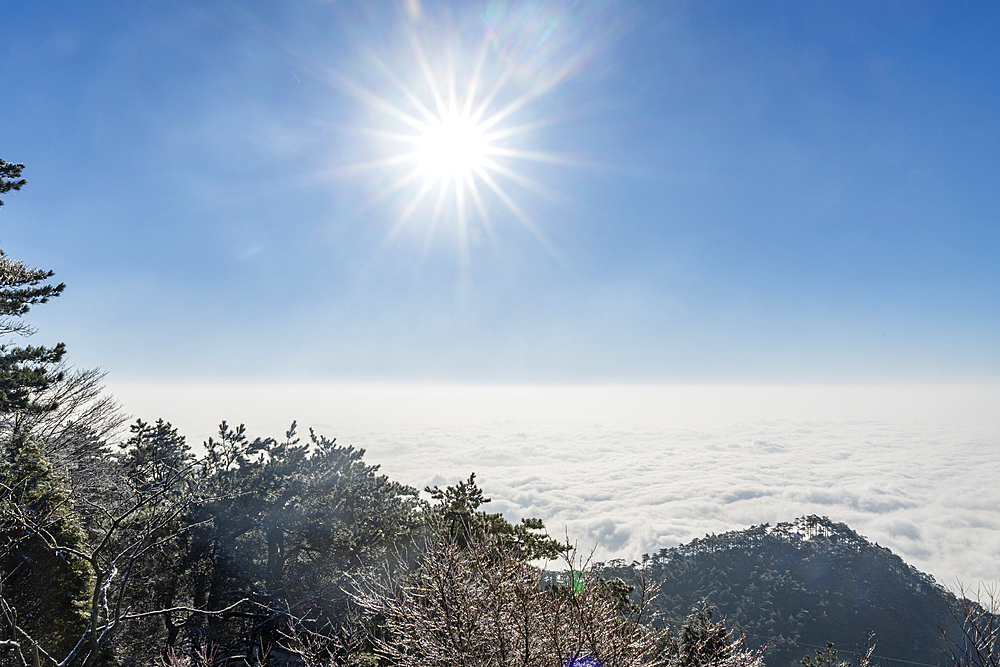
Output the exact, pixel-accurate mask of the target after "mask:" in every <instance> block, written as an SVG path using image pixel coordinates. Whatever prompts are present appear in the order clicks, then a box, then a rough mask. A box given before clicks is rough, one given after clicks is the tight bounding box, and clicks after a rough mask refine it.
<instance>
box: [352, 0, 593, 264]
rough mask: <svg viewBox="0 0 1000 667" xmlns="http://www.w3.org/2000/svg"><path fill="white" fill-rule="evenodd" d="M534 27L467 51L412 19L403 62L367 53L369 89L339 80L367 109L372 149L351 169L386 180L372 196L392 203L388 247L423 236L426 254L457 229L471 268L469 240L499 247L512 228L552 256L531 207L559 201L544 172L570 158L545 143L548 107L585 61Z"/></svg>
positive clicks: (539, 23) (457, 34) (484, 40)
mask: <svg viewBox="0 0 1000 667" xmlns="http://www.w3.org/2000/svg"><path fill="white" fill-rule="evenodd" d="M543 18H544V17H543ZM503 25H504V26H505V29H506V30H508V31H509V30H510V25H516V23H511V22H509V21H508V22H505V23H504V24H503ZM526 25H527V26H530V29H526V30H522V31H521V33H520V34H517V35H516V36H515V37H511V36H510V35H506V36H503V35H499V36H498V33H497V30H495V29H485V30H479V31H478V32H477V33H476V32H474V33H473V34H477V35H478V37H479V39H478V41H479V43H478V44H476V45H474V48H472V49H469V48H466V47H465V43H464V42H463V40H462V39H461V37H463V36H465V37H467V35H463V34H462V33H461V31H458V30H452V31H451V33H450V34H449V35H448V38H447V39H435V37H439V36H438V35H433V36H429V35H428V34H427V33H425V32H421V31H419V30H418V29H417V26H414V25H412V24H411V25H409V26H408V37H409V40H408V41H409V44H408V46H409V48H408V50H407V51H405V52H403V55H397V56H396V57H395V58H393V57H391V56H386V55H385V54H370V59H369V61H370V63H372V68H371V69H372V72H374V73H375V74H374V75H371V76H368V77H366V78H365V79H363V81H364V83H361V82H360V81H361V79H358V78H351V79H347V78H338V85H339V87H340V88H341V89H342V90H344V91H346V92H348V93H349V94H350V95H351V96H352V97H354V98H355V99H356V100H357V101H359V102H360V103H361V105H362V109H363V117H364V121H363V122H362V127H360V128H359V130H360V132H361V134H362V136H364V137H368V139H369V148H370V149H371V150H372V151H373V152H374V153H375V155H373V156H372V158H371V159H369V160H366V161H363V162H359V163H357V164H355V165H352V166H350V171H352V172H354V173H358V172H364V173H372V172H376V173H377V174H378V179H377V180H378V182H380V183H381V184H382V187H381V188H380V189H379V190H378V191H377V192H376V193H375V195H374V196H373V197H372V199H373V200H374V201H378V202H390V203H391V206H392V218H391V223H390V224H389V225H388V226H387V227H388V229H387V234H386V238H387V240H389V239H393V238H395V237H397V236H399V235H400V234H409V235H411V236H417V237H420V236H422V237H423V248H424V251H426V250H427V248H428V247H429V246H430V245H431V243H432V241H433V240H434V238H435V237H436V236H437V235H443V234H446V233H450V235H451V236H453V237H454V238H455V240H456V241H457V242H458V246H459V250H460V253H461V255H462V258H463V261H467V259H468V254H469V246H470V239H471V240H477V239H479V238H485V239H487V240H489V241H490V242H491V243H493V244H494V245H496V243H497V237H498V232H499V231H500V230H502V229H505V228H506V227H509V226H510V224H511V223H512V224H513V225H514V226H515V227H520V228H521V229H523V230H525V231H527V232H528V233H529V234H530V235H531V236H532V237H534V238H535V239H536V240H537V241H538V242H540V243H541V244H542V245H543V246H544V247H546V248H547V249H549V250H550V252H551V250H552V249H551V245H550V244H549V242H548V241H547V239H546V237H545V235H544V233H543V232H542V230H541V229H540V228H539V226H538V225H537V224H536V223H535V221H534V220H533V219H532V217H531V216H530V215H529V213H528V212H527V210H526V208H527V207H526V206H525V201H526V200H529V199H534V198H537V197H538V196H541V197H543V198H547V199H553V198H554V197H555V194H554V193H553V192H552V190H551V189H549V188H548V187H547V186H546V185H545V184H544V183H543V182H542V181H541V180H539V178H537V175H536V172H537V169H536V167H537V165H539V164H540V163H549V164H560V163H561V164H569V163H572V161H571V160H569V159H567V158H566V157H564V156H562V155H560V154H557V153H555V152H552V151H546V150H543V149H542V148H540V147H539V145H538V144H544V141H540V137H541V138H544V135H543V133H544V132H545V130H546V128H548V127H550V126H551V125H552V124H553V120H552V118H551V115H550V116H546V115H545V114H544V112H543V110H542V109H541V108H540V107H541V105H540V100H541V98H542V97H544V96H545V95H546V94H547V93H550V92H551V91H552V90H553V89H554V88H555V87H556V86H557V85H558V84H560V83H561V82H562V81H563V80H565V79H566V78H567V77H568V76H570V74H572V73H573V72H574V71H575V70H576V69H577V68H578V66H579V65H580V63H581V62H583V60H584V59H585V58H584V57H583V56H582V55H581V53H580V52H574V53H569V52H567V50H566V49H565V48H561V47H564V45H555V44H553V40H551V39H550V35H551V34H553V31H552V30H550V29H548V28H547V27H546V26H548V27H549V28H551V21H550V23H546V22H545V21H544V20H539V19H538V17H535V18H534V19H533V20H532V21H530V22H526ZM532 31H534V32H532ZM543 37H544V38H546V39H548V41H545V39H542V38H543ZM557 46H558V47H560V48H557ZM533 144H534V145H533Z"/></svg>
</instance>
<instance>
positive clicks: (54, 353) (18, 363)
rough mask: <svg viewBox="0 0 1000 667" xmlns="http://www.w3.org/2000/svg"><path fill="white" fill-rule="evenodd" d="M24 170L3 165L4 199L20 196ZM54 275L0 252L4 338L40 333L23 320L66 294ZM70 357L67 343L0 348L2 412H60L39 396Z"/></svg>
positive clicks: (0, 345) (0, 319)
mask: <svg viewBox="0 0 1000 667" xmlns="http://www.w3.org/2000/svg"><path fill="white" fill-rule="evenodd" d="M22 169H24V165H23V164H14V163H10V162H5V161H4V160H0V194H2V193H6V192H10V191H11V190H20V189H21V186H23V185H24V184H25V183H27V181H25V180H24V179H23V178H21V170H22ZM2 205H3V202H2V201H0V206H2ZM52 276H53V272H52V271H46V270H45V269H39V268H37V267H34V266H29V265H27V264H25V263H23V262H21V261H18V260H16V259H11V258H10V257H7V256H6V255H5V254H4V252H3V250H0V336H9V335H13V334H16V335H19V336H30V335H31V334H33V333H34V332H35V331H34V329H33V328H31V327H30V326H28V325H27V324H26V323H25V322H24V321H23V320H22V319H21V318H22V317H23V316H24V315H25V314H26V313H27V312H28V311H29V310H30V309H31V306H33V305H35V304H39V303H46V302H47V301H48V300H49V299H51V298H54V297H57V296H59V295H60V294H62V291H63V290H64V289H65V288H66V285H65V284H63V283H59V284H58V285H51V284H48V283H47V282H46V281H48V279H49V278H51V277H52ZM65 353H66V346H65V345H64V344H63V343H59V344H57V345H56V346H55V347H33V346H31V345H28V346H26V347H16V346H11V345H10V344H8V343H0V412H6V413H9V412H16V411H31V412H34V411H46V410H52V409H54V408H55V407H56V406H55V405H54V404H51V403H48V404H46V403H41V404H40V403H38V402H36V401H34V400H33V397H34V395H35V394H37V392H40V391H42V390H44V389H46V388H47V387H48V386H49V385H50V384H51V383H52V382H55V381H58V380H60V379H62V374H61V373H53V372H52V371H51V367H52V366H53V365H54V364H57V363H59V361H60V360H61V359H62V358H63V355H64V354H65Z"/></svg>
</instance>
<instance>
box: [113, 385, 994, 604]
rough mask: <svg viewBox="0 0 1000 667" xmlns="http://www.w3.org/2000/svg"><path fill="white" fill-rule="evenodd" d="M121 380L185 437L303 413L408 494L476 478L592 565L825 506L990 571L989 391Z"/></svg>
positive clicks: (958, 565)
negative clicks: (588, 553)
mask: <svg viewBox="0 0 1000 667" xmlns="http://www.w3.org/2000/svg"><path fill="white" fill-rule="evenodd" d="M115 389H116V394H117V395H118V396H119V397H121V398H123V399H124V400H125V401H126V404H127V405H128V406H129V407H130V409H132V410H136V411H137V412H138V413H139V414H141V415H142V416H143V417H144V418H147V419H150V418H154V419H155V418H156V417H158V416H161V415H162V416H164V417H165V418H167V419H169V420H171V421H174V423H175V424H177V425H178V426H180V427H181V430H182V432H185V433H187V434H189V437H190V438H191V440H192V441H194V442H198V441H200V440H201V439H202V438H203V437H205V436H207V435H209V434H210V430H211V428H212V425H213V424H215V423H217V422H218V421H219V420H221V419H223V418H226V419H229V420H230V422H238V421H241V420H246V421H247V422H248V426H249V429H250V432H251V433H252V434H278V433H282V432H283V431H284V429H285V428H286V427H287V422H288V421H290V419H291V418H292V417H297V418H299V420H300V424H303V425H310V424H311V425H315V426H316V427H317V430H319V431H320V432H323V433H325V434H326V435H329V436H338V437H339V440H338V441H339V442H341V443H343V444H348V443H349V444H354V445H355V446H358V447H364V448H365V449H367V451H368V453H367V456H366V460H368V461H369V462H372V463H379V464H381V465H382V470H383V471H384V472H385V473H387V474H388V475H389V476H390V477H392V478H394V479H397V480H399V481H402V482H405V483H408V484H412V485H413V486H416V487H419V488H423V487H424V486H425V485H428V484H430V485H433V484H451V483H454V482H456V481H458V480H459V479H464V478H466V477H467V476H468V474H469V473H470V472H472V471H475V472H476V473H477V479H478V480H479V482H480V484H481V485H482V487H483V488H484V489H485V491H486V492H487V494H488V495H490V496H492V497H493V499H494V502H493V503H492V505H491V506H490V507H492V508H493V510H494V511H503V512H504V513H505V514H506V515H507V516H508V517H509V518H511V519H518V518H520V517H523V516H537V517H539V518H541V519H544V520H545V522H546V525H547V526H548V528H549V530H550V532H551V533H553V534H554V535H558V536H562V535H563V534H564V533H565V532H568V533H569V536H570V537H571V539H574V540H577V541H578V542H579V544H580V546H581V548H585V549H589V548H590V546H591V545H594V544H596V545H597V551H596V556H597V557H598V558H602V559H603V558H612V557H620V558H625V559H635V558H639V557H640V556H641V555H642V554H643V553H648V552H651V551H655V550H657V549H659V548H661V547H667V546H672V545H675V544H678V543H680V542H683V541H687V540H690V539H692V538H694V537H700V536H702V535H704V534H705V533H708V532H721V531H725V530H732V529H739V528H744V527H747V526H749V525H751V524H755V523H762V522H770V523H772V524H773V523H776V522H778V521H787V520H791V519H793V518H795V517H798V516H802V515H806V514H820V515H827V516H829V517H830V518H831V519H833V520H836V521H843V522H846V523H847V524H848V525H850V526H851V527H852V528H854V529H855V530H857V531H858V532H860V533H862V534H863V535H866V536H867V537H868V538H869V539H871V540H873V541H877V542H878V543H879V544H881V545H883V546H887V547H889V548H891V549H892V550H893V551H894V552H896V553H898V554H899V555H900V556H902V557H903V558H904V559H905V560H906V561H907V562H909V563H911V564H913V565H914V566H916V567H918V568H919V569H921V570H924V571H926V572H929V573H931V574H933V575H934V576H935V577H937V578H938V580H939V581H941V582H942V583H944V584H946V585H953V584H954V583H955V579H956V577H957V578H960V579H961V580H962V581H965V582H975V581H977V580H979V579H986V580H993V581H998V580H1000V558H998V556H1000V514H998V512H997V508H998V507H1000V484H997V483H996V479H995V478H996V475H997V471H998V470H1000V417H998V416H997V415H996V414H994V413H995V412H997V411H996V410H995V406H996V405H997V404H1000V403H998V400H997V399H998V398H1000V392H998V391H997V390H996V389H995V388H993V389H989V388H987V389H985V390H984V389H983V388H974V387H973V388H923V389H921V388H881V389H879V388H850V387H847V388H829V387H826V388H824V387H819V388H801V387H799V388H794V387H793V388H784V389H781V388H763V389H762V388H744V389H742V390H740V389H738V388H716V389H715V391H714V393H713V391H710V390H709V388H704V387H701V388H655V387H653V388H650V387H621V388H607V387H604V388H594V389H591V390H589V391H588V390H587V389H586V388H548V389H539V388H528V389H518V388H511V387H508V388H502V387H500V388H497V387H487V388H478V389H476V388H468V387H458V388H455V387H453V388H449V387H441V386H438V387H423V388H421V387H419V386H402V385H392V386H378V385H363V386H340V387H322V386H317V385H296V386H291V385H285V386H272V387H268V388H262V387H256V388H255V387H248V386H241V387H228V388H225V387H206V386H202V387H186V388H177V387H173V388H171V387H162V386H161V387H150V386H142V387H139V386H137V385H132V386H131V387H123V388H117V387H116V388H115ZM741 391H742V392H743V393H742V394H741V393H740V392H741ZM762 396H763V397H762ZM143 406H149V407H155V408H156V412H150V411H148V410H146V409H144V407H143ZM830 406H835V408H831V407H830ZM753 415H756V417H753ZM824 416H825V417H826V418H825V419H824V418H823V417H824ZM250 418H252V421H251V419H250ZM330 424H337V425H338V426H337V427H333V426H330ZM303 430H304V429H303Z"/></svg>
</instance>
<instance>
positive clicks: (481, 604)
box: [355, 538, 662, 667]
mask: <svg viewBox="0 0 1000 667" xmlns="http://www.w3.org/2000/svg"><path fill="white" fill-rule="evenodd" d="M568 564H569V565H570V566H571V568H572V570H571V571H572V572H575V573H576V575H575V576H573V575H569V576H570V577H571V580H570V581H569V583H563V584H548V585H546V584H545V582H544V581H543V576H542V571H541V570H539V569H538V568H536V567H534V566H532V565H531V564H530V563H529V562H527V561H526V560H524V559H523V558H520V557H519V556H518V554H517V553H516V551H514V550H512V549H509V548H503V547H500V546H498V545H497V544H496V543H493V542H490V541H488V540H473V541H471V542H469V543H468V544H466V545H459V544H458V543H457V542H456V541H454V540H450V539H446V538H443V539H439V540H437V541H434V542H431V543H429V544H428V545H427V546H426V547H425V548H424V549H423V551H422V553H421V554H420V557H419V562H418V565H417V566H416V567H414V568H413V569H412V570H410V571H409V572H408V573H406V574H404V575H403V576H402V577H399V576H396V577H391V576H381V577H378V578H376V577H374V576H371V575H370V576H368V577H367V578H365V579H364V580H362V581H360V582H359V585H358V589H357V593H356V598H355V599H356V601H357V602H358V604H359V605H360V606H361V607H362V608H364V609H365V610H366V612H367V613H368V614H370V615H372V616H373V617H375V618H381V619H384V626H383V627H382V628H381V629H380V631H379V633H376V634H375V636H374V637H373V644H374V647H375V651H376V653H377V654H378V655H379V656H380V657H382V658H385V659H388V660H389V661H390V663H393V664H407V665H414V666H418V667H451V666H453V665H454V666H458V665H462V666H468V667H472V666H475V667H480V666H481V667H494V666H495V667H501V666H502V667H534V666H537V667H563V666H564V665H567V664H570V663H572V662H574V661H576V662H578V663H579V664H586V661H587V660H591V661H593V660H597V661H598V662H599V663H600V664H601V665H602V666H603V667H631V666H633V665H639V664H641V663H644V662H646V661H647V660H651V662H650V664H655V663H656V662H657V660H656V659H655V656H654V651H655V648H656V646H657V642H658V640H659V639H660V637H661V634H662V633H661V632H659V631H656V630H652V629H650V628H648V627H647V626H646V625H645V624H644V622H643V621H644V620H646V618H645V614H646V609H647V607H648V603H649V601H650V599H651V598H652V596H653V594H654V593H655V587H652V586H649V585H648V582H647V581H646V580H643V583H642V590H641V591H639V594H638V602H637V603H632V602H630V601H629V600H628V598H627V597H624V598H623V597H622V596H621V595H619V594H616V589H615V588H614V587H612V586H609V585H608V582H605V581H603V580H601V579H600V578H599V577H597V576H596V574H595V573H594V571H593V570H591V569H589V568H586V569H584V568H580V567H579V563H574V562H572V561H570V562H569V563H568Z"/></svg>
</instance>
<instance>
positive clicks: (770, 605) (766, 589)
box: [603, 516, 958, 667]
mask: <svg viewBox="0 0 1000 667" xmlns="http://www.w3.org/2000/svg"><path fill="white" fill-rule="evenodd" d="M641 565H642V567H638V564H635V565H633V566H627V565H626V564H625V563H624V562H623V561H612V562H610V563H606V564H604V565H603V576H605V577H620V578H622V579H624V580H625V581H627V582H631V581H634V580H635V578H636V576H637V574H638V573H639V572H641V571H642V570H645V571H646V573H647V574H648V575H651V576H652V578H653V580H654V581H656V582H660V583H661V584H662V588H661V589H660V593H659V595H658V596H657V597H656V598H655V599H654V601H653V608H654V610H655V611H656V612H658V613H659V614H660V615H661V620H660V622H663V623H667V624H670V625H673V626H675V627H676V626H679V625H680V624H681V622H682V621H683V620H684V619H685V617H687V615H688V614H689V613H690V612H691V609H692V608H693V607H694V606H696V605H697V604H698V603H699V601H701V600H707V601H708V602H709V604H711V605H714V606H715V607H716V608H717V609H718V611H719V612H720V613H721V614H722V615H723V616H724V617H725V619H726V621H727V623H728V624H729V625H730V627H733V626H736V627H742V628H743V630H744V632H745V633H746V635H747V641H748V643H749V644H751V645H754V644H757V645H760V644H766V645H767V654H766V658H765V660H766V663H767V665H769V666H770V667H785V666H786V665H792V664H796V663H798V661H799V660H800V659H801V658H802V657H803V656H805V655H807V654H810V653H813V647H822V646H824V645H825V643H826V642H827V641H832V642H834V644H835V645H836V646H837V647H838V648H839V649H841V651H842V652H844V651H852V650H855V648H856V646H858V645H860V644H863V643H864V641H865V640H866V639H867V637H868V635H869V633H874V638H875V640H876V642H877V646H876V650H875V655H877V656H883V658H893V659H897V660H904V661H912V662H919V663H925V664H935V665H936V664H945V663H946V662H947V660H946V654H945V652H944V651H942V648H943V645H942V642H941V631H940V629H939V626H945V627H946V628H951V629H952V632H954V633H956V634H955V635H954V636H957V632H958V628H957V627H956V626H954V621H953V620H952V617H951V614H950V612H949V601H951V602H954V597H953V596H950V594H948V593H947V591H946V590H945V589H944V588H943V587H941V586H940V585H939V584H937V583H936V582H935V581H934V578H933V577H931V576H930V575H928V574H924V573H923V572H920V571H918V570H917V569H915V568H914V567H912V566H910V565H907V564H906V563H904V562H903V560H902V559H901V558H900V557H899V556H897V555H895V554H893V553H892V552H891V551H890V550H889V549H887V548H885V547H880V546H878V545H877V544H872V543H871V542H869V541H868V540H867V539H865V537H863V536H861V535H859V534H858V533H856V532H855V531H853V530H851V529H850V528H849V527H848V526H847V525H845V524H843V523H835V522H833V521H830V520H829V519H827V518H825V517H817V516H809V517H804V518H801V519H797V520H796V521H793V522H791V523H779V524H777V525H775V526H770V525H768V524H763V525H759V526H753V527H751V528H747V529H746V530H739V531H732V532H728V533H723V534H721V535H708V536H706V537H703V538H700V539H696V540H693V541H691V542H689V543H687V544H684V545H681V546H678V547H674V548H671V549H663V550H661V551H660V552H659V553H657V554H655V555H649V556H646V557H644V559H643V563H642V564H641ZM952 632H949V635H951V634H952ZM883 662H884V663H885V664H886V665H887V666H889V665H901V664H903V663H901V662H896V661H895V660H883Z"/></svg>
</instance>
